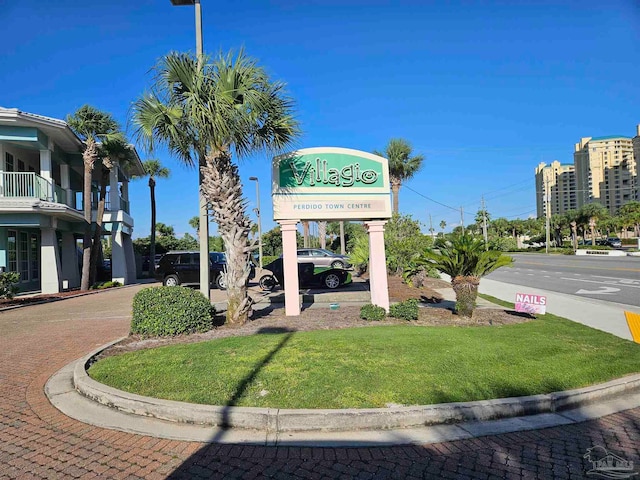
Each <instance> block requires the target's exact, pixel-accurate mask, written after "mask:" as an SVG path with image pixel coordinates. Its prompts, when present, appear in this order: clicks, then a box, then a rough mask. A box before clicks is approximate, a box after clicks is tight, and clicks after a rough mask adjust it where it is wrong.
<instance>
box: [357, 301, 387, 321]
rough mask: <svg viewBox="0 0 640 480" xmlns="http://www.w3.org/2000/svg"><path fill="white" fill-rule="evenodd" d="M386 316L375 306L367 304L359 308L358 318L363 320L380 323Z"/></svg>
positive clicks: (384, 312) (382, 309) (383, 310)
mask: <svg viewBox="0 0 640 480" xmlns="http://www.w3.org/2000/svg"><path fill="white" fill-rule="evenodd" d="M386 316H387V312H386V310H385V309H384V308H382V307H379V306H377V305H373V304H371V303H367V304H366V305H363V306H362V307H360V318H362V319H363V320H369V321H380V320H384V318H385V317H386Z"/></svg>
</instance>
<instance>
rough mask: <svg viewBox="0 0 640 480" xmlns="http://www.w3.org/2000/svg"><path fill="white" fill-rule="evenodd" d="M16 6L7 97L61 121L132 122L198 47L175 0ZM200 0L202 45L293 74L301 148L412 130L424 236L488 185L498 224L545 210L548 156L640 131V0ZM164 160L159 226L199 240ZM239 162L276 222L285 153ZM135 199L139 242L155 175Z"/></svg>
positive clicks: (8, 40)
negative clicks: (159, 66)
mask: <svg viewBox="0 0 640 480" xmlns="http://www.w3.org/2000/svg"><path fill="white" fill-rule="evenodd" d="M2 3H3V4H2V7H1V8H0V25H2V32H3V34H2V42H0V45H1V46H0V65H1V72H2V74H1V75H0V92H1V93H0V105H1V106H3V107H9V108H19V109H20V110H23V111H26V112H31V113H38V114H41V115H47V116H51V117H54V118H64V117H65V116H66V115H67V114H69V113H72V112H73V111H75V110H76V109H77V108H78V107H80V106H81V105H83V104H85V103H89V104H92V105H94V106H96V107H98V108H100V109H102V110H106V111H109V112H111V113H113V115H114V116H115V117H116V118H117V119H118V120H119V121H120V122H121V123H122V124H123V125H126V124H127V115H128V111H129V108H130V105H131V103H132V101H134V100H135V99H136V98H137V97H138V96H140V95H141V94H142V93H143V92H144V91H145V89H146V88H148V87H149V85H150V84H151V74H150V73H149V70H150V69H151V67H152V66H153V65H154V64H155V62H156V61H157V59H158V58H160V57H161V56H162V55H164V54H166V53H168V52H169V51H171V50H178V51H194V50H195V29H194V9H193V7H173V6H172V5H171V3H170V1H169V0H137V1H135V2H132V1H130V0H111V1H103V0H96V1H91V2H80V1H78V0H76V1H71V0H59V1H56V2H49V1H44V0H24V1H21V2H9V1H7V2H2ZM202 11H203V28H204V49H205V52H207V53H215V52H218V51H220V50H223V51H227V50H229V49H232V48H233V49H238V48H239V47H242V46H243V47H244V48H245V49H246V52H247V53H248V54H249V55H251V56H253V57H255V58H257V59H258V60H259V63H260V64H261V65H263V66H264V67H266V69H267V70H268V71H269V72H270V74H271V75H272V76H273V78H275V79H278V80H283V81H285V82H286V83H287V84H288V90H289V93H290V94H291V95H292V96H293V97H294V98H295V100H296V103H297V107H296V108H297V115H298V118H299V120H300V122H301V124H302V128H303V131H304V133H303V136H302V137H301V138H300V139H299V141H298V142H297V144H296V145H295V147H297V148H306V147H317V146H336V147H347V148H354V149H358V150H364V151H372V150H382V149H384V147H385V145H386V143H387V142H388V140H389V139H391V138H394V137H401V138H405V139H407V140H409V141H410V142H411V143H412V145H413V147H414V151H415V152H416V153H421V154H423V155H424V156H425V157H426V159H425V163H424V167H423V169H422V170H421V171H420V172H419V173H418V174H417V175H416V176H415V177H414V178H413V179H412V180H411V181H410V182H408V183H407V185H406V187H405V188H403V189H402V190H401V192H400V210H401V212H402V213H406V214H411V215H412V216H413V218H415V219H418V220H420V221H421V222H422V223H423V224H425V227H424V228H423V230H424V231H425V232H426V231H427V229H428V222H429V215H430V214H431V216H432V218H433V222H434V226H436V225H437V224H439V223H440V221H441V220H445V221H446V222H447V224H448V225H449V227H447V230H449V229H450V227H452V226H454V225H455V224H458V223H459V222H460V213H459V211H457V210H455V209H454V208H456V209H458V208H459V207H460V206H464V211H465V223H470V222H471V221H472V219H473V216H474V215H475V213H476V211H477V210H478V208H479V206H480V198H481V196H482V195H483V194H484V196H485V199H486V202H487V208H488V210H489V212H490V213H491V215H492V217H494V218H495V217H498V216H505V217H508V218H515V217H517V216H519V217H520V218H526V217H527V216H529V215H531V214H535V196H534V178H533V173H534V169H535V167H536V165H537V164H538V163H539V162H541V161H544V162H547V163H549V162H551V161H553V160H556V159H557V160H559V161H561V162H562V163H571V162H572V161H573V144H574V143H576V142H578V141H579V140H580V138H581V137H585V136H593V137H596V136H603V135H612V134H619V135H626V136H633V135H635V126H636V125H637V124H638V123H640V96H639V95H638V78H640V63H639V62H638V61H637V59H638V54H639V53H640V52H639V45H640V3H638V2H637V0H610V1H608V2H601V1H592V0H576V1H555V2H550V1H544V0H540V1H518V2H509V1H500V2H498V1H495V2H493V1H473V2H472V1H466V2H459V1H448V2H445V1H395V2H391V1H376V0H367V1H348V0H343V1H340V2H336V1H330V0H323V1H295V0H287V1H243V0H236V1H233V2H232V1H228V0H218V1H215V2H214V1H212V0H202ZM140 153H141V155H142V156H143V158H144V152H143V151H142V150H140ZM156 156H157V157H158V158H160V160H161V161H162V162H163V164H164V165H165V166H167V167H169V168H170V169H171V173H172V175H171V178H170V179H169V180H160V181H159V182H158V185H157V195H158V221H161V222H163V223H166V224H169V225H173V226H174V228H175V229H176V232H178V233H179V234H182V233H184V232H190V233H192V234H193V233H194V232H193V231H192V229H191V227H189V225H188V220H189V218H191V217H193V216H194V215H196V214H197V204H198V201H197V174H196V171H195V170H189V169H187V168H186V167H183V166H181V165H180V164H179V163H178V162H177V161H176V160H174V159H173V158H171V157H170V156H169V155H167V154H165V153H162V152H161V153H158V154H157V155H156ZM240 172H241V176H242V178H243V181H244V184H245V194H246V197H247V199H248V200H249V202H250V205H249V207H250V208H253V207H254V206H255V185H254V182H250V181H249V180H248V177H249V176H254V175H255V176H257V177H259V179H260V187H261V189H260V190H261V207H262V212H263V215H262V224H263V231H267V230H269V229H271V228H273V227H274V226H275V223H274V222H273V220H272V210H271V202H270V196H269V186H270V159H269V158H265V157H255V158H248V159H243V160H241V161H240ZM130 196H131V204H132V214H133V216H134V218H135V222H136V227H135V234H134V236H146V235H148V229H149V218H150V214H149V192H148V187H147V186H146V181H138V182H134V183H132V184H131V187H130ZM426 197H428V198H429V199H432V200H435V201H437V202H439V203H435V202H433V201H431V200H429V199H428V198H426ZM441 204H444V205H447V206H448V207H446V206H443V205H441ZM449 207H453V208H449ZM436 229H439V227H437V226H436ZM212 231H213V232H215V226H214V225H212Z"/></svg>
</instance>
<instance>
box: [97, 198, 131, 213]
mask: <svg viewBox="0 0 640 480" xmlns="http://www.w3.org/2000/svg"><path fill="white" fill-rule="evenodd" d="M94 208H95V206H94ZM104 209H105V210H106V211H110V210H111V202H110V201H109V198H108V197H107V201H106V202H105V204H104ZM120 210H124V211H125V212H126V213H129V214H131V212H130V211H129V200H125V199H124V198H122V197H120Z"/></svg>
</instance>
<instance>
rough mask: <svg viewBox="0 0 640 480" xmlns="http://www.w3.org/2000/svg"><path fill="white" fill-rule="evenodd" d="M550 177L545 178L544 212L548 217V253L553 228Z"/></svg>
mask: <svg viewBox="0 0 640 480" xmlns="http://www.w3.org/2000/svg"><path fill="white" fill-rule="evenodd" d="M549 197H550V195H549V179H548V178H545V180H544V213H545V217H546V222H545V231H546V239H545V242H544V245H545V251H546V253H547V254H548V253H549V244H550V243H551V231H550V230H551V228H550V225H549V223H550V219H551V205H550V203H551V201H550V200H551V199H550V198H549Z"/></svg>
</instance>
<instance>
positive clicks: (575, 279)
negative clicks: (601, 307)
mask: <svg viewBox="0 0 640 480" xmlns="http://www.w3.org/2000/svg"><path fill="white" fill-rule="evenodd" d="M560 280H573V281H574V282H587V283H597V284H598V285H604V284H605V283H606V284H607V285H617V286H618V287H630V288H640V285H626V284H620V283H612V282H597V281H595V280H585V279H584V278H565V277H562V278H560Z"/></svg>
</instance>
